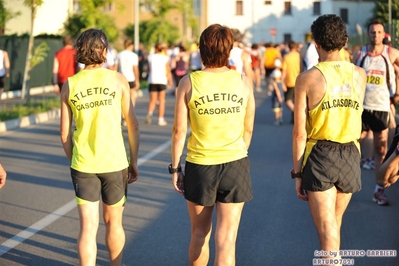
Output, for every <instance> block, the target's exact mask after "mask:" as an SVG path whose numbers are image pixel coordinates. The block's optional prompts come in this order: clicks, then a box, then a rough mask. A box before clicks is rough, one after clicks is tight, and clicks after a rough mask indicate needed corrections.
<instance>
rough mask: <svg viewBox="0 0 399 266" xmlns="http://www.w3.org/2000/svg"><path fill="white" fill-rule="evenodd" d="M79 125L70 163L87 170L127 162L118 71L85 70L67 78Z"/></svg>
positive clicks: (107, 168)
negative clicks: (117, 79)
mask: <svg viewBox="0 0 399 266" xmlns="http://www.w3.org/2000/svg"><path fill="white" fill-rule="evenodd" d="M68 83H69V100H68V103H69V105H70V106H71V109H72V112H73V116H74V119H75V124H76V129H75V130H74V132H73V155H72V163H71V167H72V168H73V169H75V170H78V171H80V172H85V173H107V172H115V171H119V170H122V169H124V168H126V167H127V166H128V161H127V156H126V149H125V145H124V138H123V135H122V129H121V115H122V107H121V99H122V89H121V88H118V87H117V85H116V84H117V83H116V72H115V71H111V70H108V69H105V68H98V69H93V70H82V71H80V72H79V73H77V74H76V75H74V76H73V77H70V78H69V79H68Z"/></svg>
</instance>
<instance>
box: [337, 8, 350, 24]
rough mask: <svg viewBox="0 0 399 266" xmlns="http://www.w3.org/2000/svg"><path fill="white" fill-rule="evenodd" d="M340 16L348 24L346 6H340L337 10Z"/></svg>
mask: <svg viewBox="0 0 399 266" xmlns="http://www.w3.org/2000/svg"><path fill="white" fill-rule="evenodd" d="M339 14H340V17H341V18H342V20H343V21H344V22H345V23H346V24H348V23H349V20H348V9H347V8H341V9H340V11H339Z"/></svg>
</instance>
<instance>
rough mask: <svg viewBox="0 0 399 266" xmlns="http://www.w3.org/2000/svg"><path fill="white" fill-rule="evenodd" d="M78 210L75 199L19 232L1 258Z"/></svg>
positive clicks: (2, 247) (140, 161) (0, 252)
mask: <svg viewBox="0 0 399 266" xmlns="http://www.w3.org/2000/svg"><path fill="white" fill-rule="evenodd" d="M169 147H170V140H169V141H167V142H165V143H163V144H162V145H160V146H158V147H157V148H156V149H154V150H153V151H151V152H149V153H147V154H146V155H144V156H143V157H142V158H139V159H138V162H137V165H138V166H140V165H142V164H144V163H145V162H147V161H148V160H150V159H152V158H154V157H155V156H156V155H157V154H159V153H161V152H163V151H164V150H165V149H167V148H169ZM74 208H76V200H75V199H73V200H71V201H70V202H68V203H67V204H65V205H64V206H62V207H61V208H59V209H58V210H56V211H54V212H52V213H50V214H48V215H47V216H46V217H44V218H43V219H41V220H39V221H38V222H36V223H34V224H32V225H31V226H30V227H28V228H26V229H25V230H24V231H21V232H19V233H18V234H17V235H15V236H13V237H12V238H10V239H8V240H6V241H5V242H3V243H2V244H1V245H0V257H1V256H3V254H5V253H6V252H8V251H9V250H11V249H13V248H15V247H16V246H17V245H19V244H21V243H22V242H24V241H25V240H27V239H29V238H30V237H31V236H33V235H35V234H36V233H37V232H39V231H41V230H42V229H44V228H45V227H46V226H48V225H50V224H52V223H54V222H55V221H57V220H58V219H59V218H61V217H62V216H64V215H65V214H67V213H68V212H70V211H72V210H73V209H74Z"/></svg>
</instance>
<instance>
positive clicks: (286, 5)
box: [284, 1, 291, 15]
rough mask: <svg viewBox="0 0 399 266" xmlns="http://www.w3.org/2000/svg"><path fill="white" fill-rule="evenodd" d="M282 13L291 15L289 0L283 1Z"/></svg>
mask: <svg viewBox="0 0 399 266" xmlns="http://www.w3.org/2000/svg"><path fill="white" fill-rule="evenodd" d="M284 15H291V1H286V2H284Z"/></svg>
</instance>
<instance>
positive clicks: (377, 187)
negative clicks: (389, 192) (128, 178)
mask: <svg viewBox="0 0 399 266" xmlns="http://www.w3.org/2000/svg"><path fill="white" fill-rule="evenodd" d="M380 188H381V189H384V187H381V186H379V185H378V184H377V185H375V190H374V192H377V191H378V189H380Z"/></svg>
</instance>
